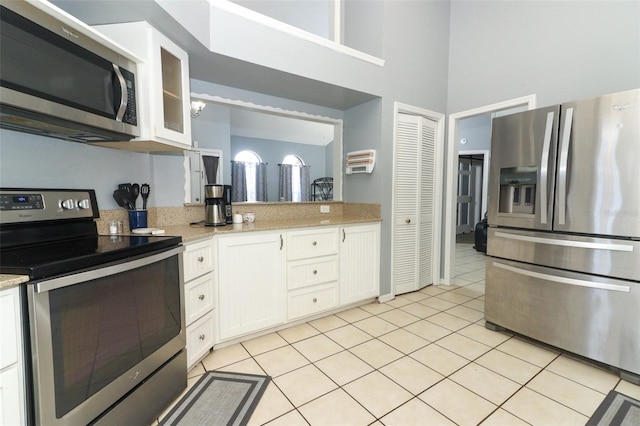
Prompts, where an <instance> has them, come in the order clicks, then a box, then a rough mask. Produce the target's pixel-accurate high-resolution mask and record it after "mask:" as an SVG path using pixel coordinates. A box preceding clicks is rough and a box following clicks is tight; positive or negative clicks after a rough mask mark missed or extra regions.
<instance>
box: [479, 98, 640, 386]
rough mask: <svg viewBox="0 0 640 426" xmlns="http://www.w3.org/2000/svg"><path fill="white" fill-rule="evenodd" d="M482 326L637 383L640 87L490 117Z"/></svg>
mask: <svg viewBox="0 0 640 426" xmlns="http://www.w3.org/2000/svg"><path fill="white" fill-rule="evenodd" d="M488 212H489V215H488V219H489V230H488V236H487V254H488V256H489V257H487V276H486V292H485V319H486V321H487V327H488V328H505V329H508V330H512V331H515V332H517V333H519V334H522V335H525V336H528V337H531V338H533V339H536V340H539V341H541V342H544V343H547V344H549V345H552V346H555V347H558V348H560V349H563V350H566V351H569V352H572V353H575V354H578V355H581V356H583V357H586V358H590V359H592V360H595V361H598V362H600V363H604V364H607V365H608V366H611V367H613V369H614V370H616V371H618V372H619V373H620V375H621V376H622V377H623V378H625V379H626V380H629V381H631V382H633V383H636V384H640V89H637V90H630V91H625V92H620V93H615V94H611V95H607V96H603V97H599V98H594V99H588V100H581V101H576V102H568V103H564V104H562V105H556V106H552V107H547V108H540V109H537V110H532V111H526V112H523V113H518V114H514V115H510V116H505V117H500V118H496V119H494V120H493V126H492V141H491V166H490V173H489V205H488Z"/></svg>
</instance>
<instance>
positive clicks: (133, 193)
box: [131, 183, 140, 209]
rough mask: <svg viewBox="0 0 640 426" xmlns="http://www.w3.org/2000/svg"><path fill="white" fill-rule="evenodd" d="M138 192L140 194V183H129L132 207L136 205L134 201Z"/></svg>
mask: <svg viewBox="0 0 640 426" xmlns="http://www.w3.org/2000/svg"><path fill="white" fill-rule="evenodd" d="M138 194H140V185H138V184H137V183H134V184H132V185H131V199H132V201H133V208H134V209H135V208H137V207H136V201H137V200H138Z"/></svg>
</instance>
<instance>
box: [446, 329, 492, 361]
mask: <svg viewBox="0 0 640 426" xmlns="http://www.w3.org/2000/svg"><path fill="white" fill-rule="evenodd" d="M436 344H437V345H438V346H442V347H443V348H445V349H447V350H450V351H451V352H453V353H455V354H458V355H460V356H463V357H465V358H467V359H468V360H470V361H473V360H474V359H476V358H478V357H479V356H481V355H483V354H485V353H487V352H489V351H490V350H491V347H490V346H487V345H485V344H482V343H480V342H476V341H475V340H473V339H470V338H468V337H465V336H462V335H460V334H457V333H454V334H450V335H448V336H446V337H443V338H442V339H440V340H438V341H437V342H436Z"/></svg>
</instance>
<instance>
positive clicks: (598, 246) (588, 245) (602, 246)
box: [495, 232, 633, 252]
mask: <svg viewBox="0 0 640 426" xmlns="http://www.w3.org/2000/svg"><path fill="white" fill-rule="evenodd" d="M495 235H496V237H499V238H506V239H508V240H515V241H525V242H528V243H536V244H549V245H553V246H565V247H576V248H585V249H592V250H610V251H624V252H633V246H632V245H630V244H608V243H592V242H588V241H571V240H566V239H556V238H542V237H532V236H529V235H520V234H507V233H505V232H496V233H495Z"/></svg>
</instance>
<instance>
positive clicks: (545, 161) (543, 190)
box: [540, 111, 553, 224]
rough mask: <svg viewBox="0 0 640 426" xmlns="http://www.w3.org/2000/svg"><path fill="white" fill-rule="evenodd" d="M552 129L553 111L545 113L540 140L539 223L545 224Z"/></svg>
mask: <svg viewBox="0 0 640 426" xmlns="http://www.w3.org/2000/svg"><path fill="white" fill-rule="evenodd" d="M552 130H553V111H551V112H549V113H548V114H547V126H546V128H545V129H544V140H543V141H542V159H541V160H540V223H542V224H546V223H547V218H548V195H547V182H548V179H549V151H550V150H551V131H552Z"/></svg>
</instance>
